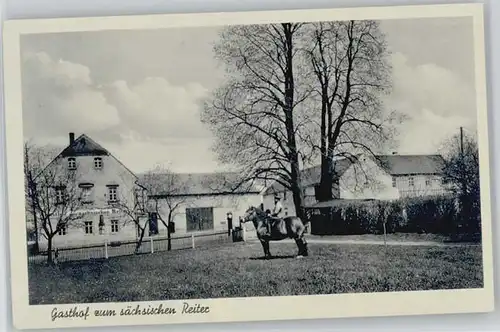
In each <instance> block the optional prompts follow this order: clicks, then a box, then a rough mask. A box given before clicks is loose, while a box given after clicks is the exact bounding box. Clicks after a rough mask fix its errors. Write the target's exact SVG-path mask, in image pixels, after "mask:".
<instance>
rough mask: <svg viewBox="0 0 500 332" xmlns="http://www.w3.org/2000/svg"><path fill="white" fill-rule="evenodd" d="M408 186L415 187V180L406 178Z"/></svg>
mask: <svg viewBox="0 0 500 332" xmlns="http://www.w3.org/2000/svg"><path fill="white" fill-rule="evenodd" d="M408 184H409V185H410V187H413V186H415V179H414V178H413V177H410V178H408Z"/></svg>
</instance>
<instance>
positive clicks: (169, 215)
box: [167, 211, 172, 251]
mask: <svg viewBox="0 0 500 332" xmlns="http://www.w3.org/2000/svg"><path fill="white" fill-rule="evenodd" d="M171 225H172V211H170V212H169V213H168V224H167V251H170V250H172V237H171V234H170V226H171Z"/></svg>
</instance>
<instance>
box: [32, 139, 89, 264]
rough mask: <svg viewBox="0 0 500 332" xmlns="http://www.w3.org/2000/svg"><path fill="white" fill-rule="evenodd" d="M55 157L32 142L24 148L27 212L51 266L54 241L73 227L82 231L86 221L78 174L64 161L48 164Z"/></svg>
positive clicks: (57, 159)
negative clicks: (83, 221)
mask: <svg viewBox="0 0 500 332" xmlns="http://www.w3.org/2000/svg"><path fill="white" fill-rule="evenodd" d="M51 157H52V152H51V151H50V150H49V149H44V147H38V146H35V145H32V144H31V143H28V142H26V143H25V145H24V174H25V183H26V186H25V193H26V203H27V210H28V211H27V212H28V214H29V215H31V217H32V218H33V222H34V227H35V229H36V232H37V233H39V232H40V235H41V236H43V237H45V239H46V240H47V253H48V255H47V262H48V263H52V261H53V257H52V247H53V239H54V237H55V236H56V235H58V234H59V233H62V232H66V231H67V229H68V228H70V227H81V224H79V221H80V220H81V218H82V214H81V213H78V210H79V209H80V207H81V203H82V192H81V190H80V188H79V187H78V181H77V180H78V179H77V178H78V175H77V173H76V172H75V171H74V170H71V169H68V166H67V165H66V164H65V163H64V162H63V160H62V159H61V158H55V159H53V160H52V161H51V162H49V163H48V164H47V160H50V159H51ZM37 236H38V235H37ZM37 242H38V239H37Z"/></svg>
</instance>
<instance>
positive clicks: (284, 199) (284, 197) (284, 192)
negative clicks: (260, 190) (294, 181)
mask: <svg viewBox="0 0 500 332" xmlns="http://www.w3.org/2000/svg"><path fill="white" fill-rule="evenodd" d="M284 201H286V190H285V191H283V202H284Z"/></svg>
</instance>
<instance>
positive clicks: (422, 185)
mask: <svg viewBox="0 0 500 332" xmlns="http://www.w3.org/2000/svg"><path fill="white" fill-rule="evenodd" d="M411 178H412V179H413V186H412V185H411V184H412V181H411V180H410V179H411ZM441 179H442V178H441V176H438V175H405V176H395V177H394V180H395V181H396V187H397V188H398V189H399V192H400V194H401V196H402V197H408V196H424V195H435V194H442V193H444V192H446V187H445V186H444V185H443V184H442V181H441Z"/></svg>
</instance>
